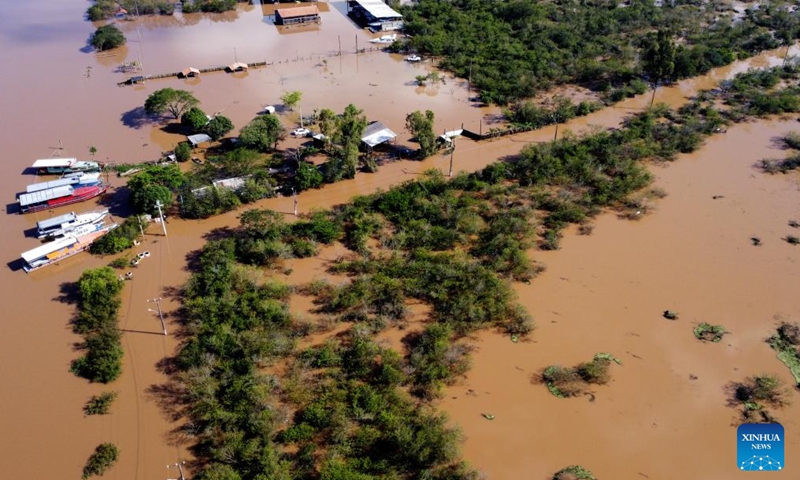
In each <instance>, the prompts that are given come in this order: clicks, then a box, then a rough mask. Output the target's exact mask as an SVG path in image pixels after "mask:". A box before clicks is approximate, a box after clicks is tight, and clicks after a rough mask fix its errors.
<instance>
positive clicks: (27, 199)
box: [19, 185, 75, 207]
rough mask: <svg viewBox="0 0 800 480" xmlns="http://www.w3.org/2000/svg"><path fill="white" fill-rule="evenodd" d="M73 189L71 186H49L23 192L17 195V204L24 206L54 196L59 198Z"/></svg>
mask: <svg viewBox="0 0 800 480" xmlns="http://www.w3.org/2000/svg"><path fill="white" fill-rule="evenodd" d="M74 191H75V190H74V189H73V188H72V186H70V185H68V186H66V187H56V188H49V189H47V190H40V191H38V192H33V193H23V194H22V195H20V196H19V204H20V206H22V207H24V206H26V205H33V204H35V203H42V202H46V201H48V200H52V199H54V198H61V197H66V196H69V195H72V193H73V192H74Z"/></svg>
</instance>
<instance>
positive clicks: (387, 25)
mask: <svg viewBox="0 0 800 480" xmlns="http://www.w3.org/2000/svg"><path fill="white" fill-rule="evenodd" d="M347 13H348V15H350V16H351V17H353V19H354V20H356V21H357V22H359V23H361V24H362V25H364V26H365V27H369V28H370V29H371V30H372V31H373V32H384V31H390V30H401V29H402V28H403V16H402V15H400V14H399V13H398V12H396V11H395V10H394V9H393V8H392V7H390V6H389V5H387V4H385V3H384V2H383V1H382V0H348V2H347Z"/></svg>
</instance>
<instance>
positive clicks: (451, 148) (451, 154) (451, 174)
mask: <svg viewBox="0 0 800 480" xmlns="http://www.w3.org/2000/svg"><path fill="white" fill-rule="evenodd" d="M455 151H456V142H453V146H452V147H450V173H448V174H447V176H448V177H452V176H453V152H455Z"/></svg>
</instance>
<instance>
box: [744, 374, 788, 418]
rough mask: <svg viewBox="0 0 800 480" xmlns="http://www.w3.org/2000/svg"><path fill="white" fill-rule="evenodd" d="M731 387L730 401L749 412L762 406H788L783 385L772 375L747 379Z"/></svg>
mask: <svg viewBox="0 0 800 480" xmlns="http://www.w3.org/2000/svg"><path fill="white" fill-rule="evenodd" d="M732 386H733V398H732V401H733V402H734V403H739V404H741V405H743V406H744V407H745V408H748V409H750V410H759V409H761V408H763V407H764V406H770V407H783V406H785V405H787V404H788V399H787V398H786V397H787V391H786V389H785V388H784V387H783V383H782V382H781V380H780V379H779V378H778V377H775V376H772V375H758V376H753V377H748V378H747V379H745V380H744V381H743V382H739V383H734V384H733V385H732Z"/></svg>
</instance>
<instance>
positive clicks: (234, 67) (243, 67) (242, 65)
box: [228, 62, 248, 72]
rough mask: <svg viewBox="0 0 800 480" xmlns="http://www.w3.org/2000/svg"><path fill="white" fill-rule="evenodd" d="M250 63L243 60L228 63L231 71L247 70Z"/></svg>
mask: <svg viewBox="0 0 800 480" xmlns="http://www.w3.org/2000/svg"><path fill="white" fill-rule="evenodd" d="M247 68H248V65H247V64H246V63H243V62H235V63H231V64H230V65H228V71H229V72H246V71H247Z"/></svg>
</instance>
